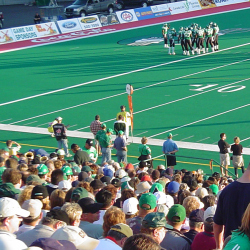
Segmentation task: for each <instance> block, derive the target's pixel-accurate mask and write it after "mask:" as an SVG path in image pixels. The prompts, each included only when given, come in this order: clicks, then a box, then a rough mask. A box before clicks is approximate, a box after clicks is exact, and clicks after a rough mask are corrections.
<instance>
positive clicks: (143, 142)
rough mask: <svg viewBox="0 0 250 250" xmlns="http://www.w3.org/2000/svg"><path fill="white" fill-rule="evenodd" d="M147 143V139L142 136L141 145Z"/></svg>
mask: <svg viewBox="0 0 250 250" xmlns="http://www.w3.org/2000/svg"><path fill="white" fill-rule="evenodd" d="M147 142H148V138H147V137H145V136H143V137H142V139H141V143H142V144H146V143H147Z"/></svg>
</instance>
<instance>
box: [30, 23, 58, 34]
mask: <svg viewBox="0 0 250 250" xmlns="http://www.w3.org/2000/svg"><path fill="white" fill-rule="evenodd" d="M34 26H35V29H36V31H37V34H38V36H39V37H44V36H52V35H58V34H60V33H59V31H58V29H57V27H56V24H55V23H54V22H51V23H41V24H36V25H34Z"/></svg>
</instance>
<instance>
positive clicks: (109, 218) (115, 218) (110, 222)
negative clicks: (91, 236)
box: [102, 207, 126, 237]
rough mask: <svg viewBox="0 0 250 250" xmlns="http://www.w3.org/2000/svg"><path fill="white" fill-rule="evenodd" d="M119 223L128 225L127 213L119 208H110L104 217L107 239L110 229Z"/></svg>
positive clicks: (104, 232)
mask: <svg viewBox="0 0 250 250" xmlns="http://www.w3.org/2000/svg"><path fill="white" fill-rule="evenodd" d="M119 223H124V224H126V219H125V213H123V212H122V210H121V209H119V208H118V207H111V208H109V209H108V210H107V211H106V213H105V215H104V216H103V226H102V227H103V236H104V237H106V236H107V235H108V231H109V230H110V228H111V227H112V226H114V225H116V224H119Z"/></svg>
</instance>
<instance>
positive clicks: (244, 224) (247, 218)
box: [237, 203, 250, 239]
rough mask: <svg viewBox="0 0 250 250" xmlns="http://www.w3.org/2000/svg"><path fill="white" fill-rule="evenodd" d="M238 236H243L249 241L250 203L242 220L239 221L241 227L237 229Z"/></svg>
mask: <svg viewBox="0 0 250 250" xmlns="http://www.w3.org/2000/svg"><path fill="white" fill-rule="evenodd" d="M237 232H239V233H240V234H245V235H247V237H248V238H249V239H250V203H249V204H248V206H247V208H246V210H245V212H244V214H243V217H242V220H241V227H240V228H239V229H238V231H237Z"/></svg>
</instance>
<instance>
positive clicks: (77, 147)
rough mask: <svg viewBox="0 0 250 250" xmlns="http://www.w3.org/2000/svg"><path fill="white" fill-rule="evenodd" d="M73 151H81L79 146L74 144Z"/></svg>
mask: <svg viewBox="0 0 250 250" xmlns="http://www.w3.org/2000/svg"><path fill="white" fill-rule="evenodd" d="M71 149H73V150H78V149H79V146H78V145H77V144H72V145H71Z"/></svg>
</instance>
